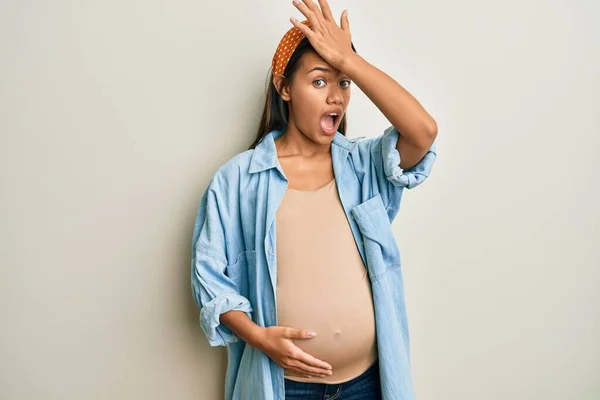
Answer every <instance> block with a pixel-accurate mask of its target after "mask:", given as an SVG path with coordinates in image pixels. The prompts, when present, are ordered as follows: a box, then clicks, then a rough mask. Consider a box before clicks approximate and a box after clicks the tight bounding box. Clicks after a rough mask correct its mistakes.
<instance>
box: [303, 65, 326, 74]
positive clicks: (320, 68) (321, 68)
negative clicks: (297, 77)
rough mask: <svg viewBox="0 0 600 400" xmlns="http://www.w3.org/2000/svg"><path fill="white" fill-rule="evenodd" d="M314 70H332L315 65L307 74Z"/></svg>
mask: <svg viewBox="0 0 600 400" xmlns="http://www.w3.org/2000/svg"><path fill="white" fill-rule="evenodd" d="M313 71H322V72H331V70H330V69H329V68H327V67H314V68H313V69H311V70H310V71H308V72H307V74H310V73H311V72H313Z"/></svg>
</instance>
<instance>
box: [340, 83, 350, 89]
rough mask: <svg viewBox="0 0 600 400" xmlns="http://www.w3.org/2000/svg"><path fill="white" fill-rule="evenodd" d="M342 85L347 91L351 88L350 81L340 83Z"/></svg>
mask: <svg viewBox="0 0 600 400" xmlns="http://www.w3.org/2000/svg"><path fill="white" fill-rule="evenodd" d="M340 85H342V87H343V88H344V89H345V88H347V87H349V86H350V81H342V82H340Z"/></svg>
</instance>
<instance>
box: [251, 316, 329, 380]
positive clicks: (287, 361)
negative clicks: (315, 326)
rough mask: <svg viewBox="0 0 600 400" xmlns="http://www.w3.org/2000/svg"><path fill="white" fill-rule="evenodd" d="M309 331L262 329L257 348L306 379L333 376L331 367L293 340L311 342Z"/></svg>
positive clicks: (275, 327)
mask: <svg viewBox="0 0 600 400" xmlns="http://www.w3.org/2000/svg"><path fill="white" fill-rule="evenodd" d="M309 333H310V331H308V330H307V329H297V328H289V327H286V326H270V327H266V328H261V331H260V333H259V335H258V337H257V340H256V343H255V347H257V348H258V349H259V350H260V351H262V352H263V353H265V354H266V355H268V356H269V358H271V360H273V361H275V362H276V363H277V365H279V366H280V367H282V368H284V369H289V370H292V371H294V372H296V373H297V374H300V375H301V376H305V377H313V376H317V377H326V376H329V375H331V374H332V372H331V369H332V367H331V365H329V364H327V363H326V362H324V361H321V360H319V359H317V358H315V357H313V356H311V355H310V354H308V353H305V352H304V351H303V350H302V349H300V348H299V347H298V346H296V344H294V342H293V341H292V340H295V339H300V340H310V339H312V338H313V337H314V333H313V334H312V335H309Z"/></svg>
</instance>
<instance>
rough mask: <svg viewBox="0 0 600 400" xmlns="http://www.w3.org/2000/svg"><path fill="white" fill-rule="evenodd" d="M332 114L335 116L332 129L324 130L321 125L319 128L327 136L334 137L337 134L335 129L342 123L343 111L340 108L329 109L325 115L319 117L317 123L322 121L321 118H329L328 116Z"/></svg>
mask: <svg viewBox="0 0 600 400" xmlns="http://www.w3.org/2000/svg"><path fill="white" fill-rule="evenodd" d="M332 113H335V114H337V117H336V118H335V122H334V124H333V128H332V129H326V128H325V127H323V125H321V124H319V125H320V126H321V131H322V132H323V133H325V134H326V135H329V136H331V135H334V134H335V133H336V132H337V128H338V127H339V126H340V122H341V121H342V117H343V114H342V113H343V110H342V109H340V108H333V109H330V110H328V111H326V112H325V113H323V114H322V115H321V118H320V119H319V121H320V120H322V119H323V117H326V116H329V114H332Z"/></svg>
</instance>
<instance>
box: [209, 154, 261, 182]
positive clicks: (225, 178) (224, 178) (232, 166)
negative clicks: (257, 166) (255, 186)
mask: <svg viewBox="0 0 600 400" xmlns="http://www.w3.org/2000/svg"><path fill="white" fill-rule="evenodd" d="M252 153H254V149H250V150H246V151H243V152H241V153H238V154H236V155H235V156H233V157H231V158H230V159H229V160H227V161H225V162H224V163H222V164H221V165H220V166H219V167H218V168H217V171H216V172H215V174H214V176H213V178H212V182H213V183H214V184H227V183H233V182H237V181H240V180H244V179H246V178H247V176H248V169H249V166H250V161H251V160H252Z"/></svg>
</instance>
